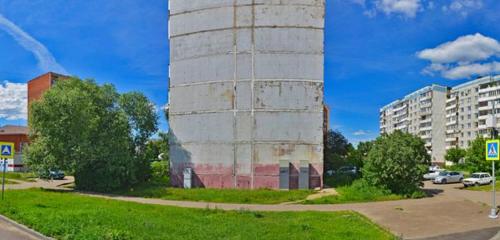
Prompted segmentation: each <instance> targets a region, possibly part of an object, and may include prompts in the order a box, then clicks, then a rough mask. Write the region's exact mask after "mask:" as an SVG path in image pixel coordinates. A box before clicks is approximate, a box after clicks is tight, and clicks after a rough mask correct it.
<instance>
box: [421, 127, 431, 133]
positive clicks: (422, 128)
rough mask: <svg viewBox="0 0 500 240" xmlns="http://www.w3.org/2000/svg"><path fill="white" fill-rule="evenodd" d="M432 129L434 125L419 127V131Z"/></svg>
mask: <svg viewBox="0 0 500 240" xmlns="http://www.w3.org/2000/svg"><path fill="white" fill-rule="evenodd" d="M430 130H432V126H426V127H420V128H419V131H421V132H423V131H430Z"/></svg>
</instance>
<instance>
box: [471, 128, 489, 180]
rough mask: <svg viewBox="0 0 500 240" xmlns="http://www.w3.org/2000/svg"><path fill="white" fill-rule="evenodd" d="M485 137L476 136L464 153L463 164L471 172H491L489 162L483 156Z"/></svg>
mask: <svg viewBox="0 0 500 240" xmlns="http://www.w3.org/2000/svg"><path fill="white" fill-rule="evenodd" d="M485 146H486V139H484V138H483V137H481V136H478V137H477V138H476V139H474V141H472V142H471V143H470V145H469V148H467V151H466V153H465V164H466V165H467V168H468V169H469V170H470V171H471V172H491V162H489V161H486V157H485V151H486V150H485Z"/></svg>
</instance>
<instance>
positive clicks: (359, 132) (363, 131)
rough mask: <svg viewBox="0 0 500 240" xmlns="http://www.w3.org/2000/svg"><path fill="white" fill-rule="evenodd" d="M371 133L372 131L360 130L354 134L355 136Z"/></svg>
mask: <svg viewBox="0 0 500 240" xmlns="http://www.w3.org/2000/svg"><path fill="white" fill-rule="evenodd" d="M369 133H370V131H365V130H358V131H356V132H354V133H353V135H354V136H364V135H367V134H369Z"/></svg>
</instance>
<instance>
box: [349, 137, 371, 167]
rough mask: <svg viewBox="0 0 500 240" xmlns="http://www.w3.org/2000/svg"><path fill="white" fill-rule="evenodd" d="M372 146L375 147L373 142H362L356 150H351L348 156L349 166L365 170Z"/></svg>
mask: <svg viewBox="0 0 500 240" xmlns="http://www.w3.org/2000/svg"><path fill="white" fill-rule="evenodd" d="M372 145H373V142H371V141H368V142H360V143H358V146H357V147H356V149H354V148H352V149H349V152H348V154H347V162H348V164H351V165H353V166H356V167H358V168H360V169H361V168H363V165H364V162H365V161H366V159H367V157H368V153H369V152H370V149H371V147H372Z"/></svg>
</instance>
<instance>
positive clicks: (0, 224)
mask: <svg viewBox="0 0 500 240" xmlns="http://www.w3.org/2000/svg"><path fill="white" fill-rule="evenodd" d="M0 239H2V240H39V239H46V238H43V237H41V236H37V234H35V233H32V232H31V231H30V230H27V229H26V228H24V227H22V226H18V225H16V224H13V223H11V222H9V221H8V220H6V219H3V218H0Z"/></svg>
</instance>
